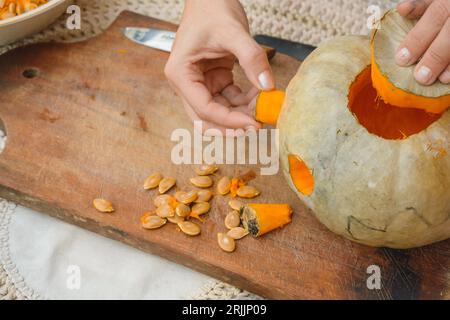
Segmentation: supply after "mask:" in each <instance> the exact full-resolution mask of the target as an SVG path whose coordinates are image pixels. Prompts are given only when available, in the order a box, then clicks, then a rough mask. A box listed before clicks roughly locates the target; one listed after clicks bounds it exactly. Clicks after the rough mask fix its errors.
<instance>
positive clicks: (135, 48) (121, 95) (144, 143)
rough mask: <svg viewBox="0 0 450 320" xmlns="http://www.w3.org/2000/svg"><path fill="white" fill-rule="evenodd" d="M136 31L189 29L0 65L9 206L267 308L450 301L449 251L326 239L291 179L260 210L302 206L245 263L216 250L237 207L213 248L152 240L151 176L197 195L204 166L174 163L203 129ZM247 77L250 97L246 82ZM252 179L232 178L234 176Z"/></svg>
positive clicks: (217, 216) (117, 26)
mask: <svg viewBox="0 0 450 320" xmlns="http://www.w3.org/2000/svg"><path fill="white" fill-rule="evenodd" d="M125 26H142V27H154V28H162V29H176V27H175V26H173V25H171V24H168V23H165V22H161V21H157V20H154V19H151V18H147V17H143V16H140V15H136V14H133V13H130V12H123V13H122V14H121V15H120V17H119V18H118V20H117V21H116V22H115V23H114V24H113V25H112V26H111V27H110V28H109V30H108V31H106V32H105V33H104V34H103V35H101V36H99V37H96V38H94V39H91V40H89V41H85V42H81V43H72V44H54V43H51V44H37V45H31V46H27V47H24V48H20V49H16V50H14V51H11V52H9V53H7V54H5V55H3V56H1V57H0V94H1V99H0V118H1V119H2V122H3V125H2V126H3V127H4V128H5V129H6V131H7V135H8V143H7V146H6V149H5V151H4V152H3V154H1V155H0V197H3V198H6V199H9V200H12V201H15V202H18V203H20V204H22V205H24V206H27V207H30V208H32V209H35V210H38V211H41V212H44V213H47V214H50V215H52V216H55V217H58V218H60V219H63V220H65V221H68V222H70V223H73V224H76V225H78V226H80V227H82V228H86V229H89V230H92V231H94V232H97V233H99V234H102V235H104V236H107V237H110V238H113V239H116V240H119V241H122V242H124V243H127V244H129V245H131V246H133V247H136V248H138V249H141V250H144V251H147V252H151V253H154V254H157V255H160V256H162V257H165V258H167V259H170V260H173V261H175V262H178V263H181V264H183V265H185V266H187V267H190V268H193V269H195V270H198V271H200V272H203V273H206V274H208V275H211V276H213V277H216V278H218V279H221V280H223V281H225V282H228V283H231V284H233V285H236V286H238V287H241V288H244V289H247V290H249V291H251V292H254V293H257V294H260V295H262V296H264V297H267V298H301V299H303V298H307V299H316V298H318V299H325V298H331V299H338V298H344V299H357V298H358V299H360V298H368V299H392V298H401V299H413V298H424V299H430V298H433V299H434V298H437V299H439V298H447V299H448V298H450V290H449V285H450V283H449V282H450V280H449V279H450V270H449V266H450V242H449V241H446V242H441V243H438V244H435V245H433V246H428V247H425V248H419V249H414V250H404V251H401V250H388V249H377V248H370V247H366V246H362V245H358V244H356V243H352V242H350V241H348V240H345V239H343V238H341V237H339V236H337V235H334V234H333V233H331V232H329V231H328V230H327V229H326V228H325V227H323V226H322V225H321V224H320V223H319V222H318V221H317V220H316V219H315V218H314V217H313V215H312V213H311V212H310V211H309V210H308V209H306V207H305V206H304V205H302V203H300V201H299V200H298V199H297V198H296V196H295V195H294V193H293V192H292V191H291V190H290V189H289V188H288V186H287V184H286V183H285V181H284V179H283V177H282V176H281V175H280V174H279V175H277V176H271V177H258V178H257V179H255V180H254V181H253V182H252V184H253V185H255V186H256V187H258V188H259V189H260V190H261V191H262V197H260V199H258V201H264V202H282V203H290V204H291V205H292V206H293V208H294V212H295V213H294V216H293V221H292V223H291V224H290V225H288V226H287V227H286V228H284V229H282V230H278V231H275V232H272V233H271V234H268V235H267V236H265V237H263V238H261V239H258V240H255V239H253V238H251V237H246V238H244V239H243V240H241V241H239V242H238V245H237V250H236V251H235V252H234V253H232V254H228V253H225V252H223V251H221V250H220V249H219V248H218V245H217V242H216V235H217V233H218V232H223V231H225V228H224V225H223V219H224V216H225V214H226V213H227V211H228V208H227V202H228V198H226V197H221V196H216V197H215V198H214V200H213V202H212V203H213V208H212V210H211V212H210V213H209V214H208V216H207V219H206V222H205V223H204V224H203V226H202V234H201V235H200V236H199V237H195V238H191V237H188V236H186V235H184V234H183V233H181V232H179V231H177V227H176V226H175V225H167V226H165V227H164V228H162V229H159V230H156V231H146V230H144V229H142V228H141V227H140V223H139V218H140V216H141V215H142V214H143V213H144V212H146V211H149V210H152V209H153V205H152V202H151V199H152V197H154V196H155V191H153V192H145V191H143V190H142V187H141V186H142V183H143V181H144V180H145V178H146V177H147V175H149V174H150V173H152V172H155V171H160V172H162V173H164V174H165V175H166V176H169V175H170V176H174V177H177V178H178V187H179V188H183V189H188V188H189V183H188V179H189V178H190V177H192V176H194V172H193V168H192V167H191V166H187V165H174V164H172V162H171V161H170V151H171V149H172V147H173V146H174V145H175V144H176V143H175V142H172V141H171V140H170V136H171V133H172V132H173V130H174V129H177V128H187V129H189V130H191V132H192V125H191V122H190V121H189V119H188V118H187V117H186V115H185V113H184V111H183V108H182V105H181V103H180V100H179V98H178V97H177V96H176V95H175V93H174V92H173V91H172V90H171V89H170V87H169V85H168V83H167V81H166V79H165V77H164V74H163V67H164V64H165V62H166V60H167V58H168V54H167V53H163V52H160V51H156V50H152V49H150V48H146V47H143V46H140V45H137V44H135V43H132V42H131V41H129V40H127V39H126V38H125V37H124V36H123V35H122V33H121V28H123V27H125ZM272 65H273V69H274V72H275V74H276V76H277V79H278V81H279V85H280V87H285V86H286V85H287V83H288V81H289V79H290V78H291V77H292V76H293V75H294V73H295V72H296V70H297V68H298V66H299V63H298V62H297V61H295V60H293V59H291V58H289V57H286V56H283V55H277V56H276V57H275V58H274V60H273V61H272ZM236 77H237V82H239V83H242V84H244V86H245V81H244V77H243V74H242V72H241V71H239V70H238V71H237V74H236ZM250 167H251V166H250ZM248 168H249V167H246V166H231V165H230V166H221V169H220V174H221V175H224V174H228V175H234V174H236V173H239V172H245V171H246V170H247V169H248ZM251 168H252V169H253V170H255V172H259V170H258V168H257V167H251ZM97 197H104V198H108V199H110V200H112V201H113V203H114V204H115V206H116V209H117V210H116V212H115V213H114V214H112V215H107V214H101V213H98V212H97V211H95V210H94V209H93V208H92V205H91V203H92V200H93V199H94V198H97ZM43 232H45V230H43ZM117 259H120V257H117ZM130 263H132V262H130ZM371 265H378V266H379V267H380V268H381V277H382V289H381V290H369V289H368V288H367V286H366V281H367V278H368V277H369V274H367V268H368V267H369V266H371ZM142 267H144V268H145V267H146V266H142ZM130 276H132V275H130Z"/></svg>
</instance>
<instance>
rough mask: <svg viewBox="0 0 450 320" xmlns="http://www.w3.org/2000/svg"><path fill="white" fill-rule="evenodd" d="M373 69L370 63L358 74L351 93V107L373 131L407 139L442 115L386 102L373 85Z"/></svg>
mask: <svg viewBox="0 0 450 320" xmlns="http://www.w3.org/2000/svg"><path fill="white" fill-rule="evenodd" d="M370 71H371V69H370V66H369V67H367V68H366V69H364V71H363V72H361V73H360V74H359V75H358V77H357V78H356V80H355V82H354V83H353V84H352V85H351V87H350V93H349V96H348V98H349V108H350V110H351V111H352V113H353V114H354V115H355V116H356V118H357V119H358V121H359V123H360V124H361V125H362V126H364V127H365V128H366V129H367V131H369V132H370V133H372V134H375V135H377V136H379V137H382V138H385V139H390V140H399V139H406V138H408V137H409V136H411V135H413V134H416V133H419V132H421V131H422V130H425V129H426V128H428V127H429V126H430V125H431V124H433V123H434V122H435V121H437V120H439V118H440V117H441V116H442V114H435V113H429V112H426V111H424V110H421V109H415V108H401V107H396V106H393V105H390V104H387V103H385V102H384V101H383V100H382V99H380V98H379V97H378V95H377V92H376V90H375V89H374V87H373V85H372V79H371V74H370Z"/></svg>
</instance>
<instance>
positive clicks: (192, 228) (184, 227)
mask: <svg viewBox="0 0 450 320" xmlns="http://www.w3.org/2000/svg"><path fill="white" fill-rule="evenodd" d="M178 227H179V228H180V229H181V231H183V232H184V233H185V234H187V235H189V236H196V235H199V234H200V232H201V229H200V227H199V226H198V225H197V224H195V223H193V222H190V221H183V222H180V223H178Z"/></svg>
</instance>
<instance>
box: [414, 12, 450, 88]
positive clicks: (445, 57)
mask: <svg viewBox="0 0 450 320" xmlns="http://www.w3.org/2000/svg"><path fill="white" fill-rule="evenodd" d="M449 65H450V19H447V22H446V23H445V25H444V27H443V28H442V30H441V32H440V33H439V34H438V36H437V37H436V39H434V41H433V43H432V44H431V46H430V47H429V48H428V50H427V51H426V53H425V55H424V56H423V58H422V59H421V60H420V62H419V63H418V64H417V66H416V68H415V72H414V76H415V78H416V80H417V81H418V82H419V83H421V84H423V85H431V84H433V83H434V82H435V81H436V80H437V79H438V77H440V75H441V74H442V73H443V72H444V71H445V70H446V69H447V70H448V68H449ZM446 77H447V78H448V75H447V76H446V75H444V74H442V78H443V80H448V79H446ZM442 82H443V83H448V81H447V82H445V81H442Z"/></svg>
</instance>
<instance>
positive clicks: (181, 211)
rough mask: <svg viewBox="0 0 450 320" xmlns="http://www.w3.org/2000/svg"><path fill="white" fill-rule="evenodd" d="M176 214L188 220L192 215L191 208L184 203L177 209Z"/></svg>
mask: <svg viewBox="0 0 450 320" xmlns="http://www.w3.org/2000/svg"><path fill="white" fill-rule="evenodd" d="M175 213H176V215H177V216H179V217H182V218H186V217H188V216H189V215H190V214H191V208H189V206H187V205H185V204H184V203H180V204H178V206H177V207H176V208H175Z"/></svg>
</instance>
